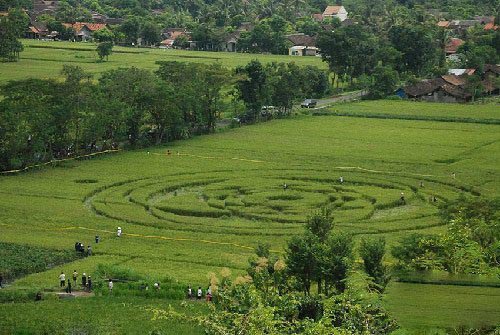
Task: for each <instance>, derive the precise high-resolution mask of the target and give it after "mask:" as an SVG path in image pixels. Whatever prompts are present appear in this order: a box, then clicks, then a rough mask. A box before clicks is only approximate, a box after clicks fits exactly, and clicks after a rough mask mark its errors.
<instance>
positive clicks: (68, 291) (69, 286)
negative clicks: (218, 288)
mask: <svg viewBox="0 0 500 335" xmlns="http://www.w3.org/2000/svg"><path fill="white" fill-rule="evenodd" d="M66 292H67V293H71V279H69V278H68V287H67V288H66Z"/></svg>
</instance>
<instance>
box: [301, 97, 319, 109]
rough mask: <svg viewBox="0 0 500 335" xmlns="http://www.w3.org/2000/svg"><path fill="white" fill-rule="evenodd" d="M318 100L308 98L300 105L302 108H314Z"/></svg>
mask: <svg viewBox="0 0 500 335" xmlns="http://www.w3.org/2000/svg"><path fill="white" fill-rule="evenodd" d="M317 103H318V102H317V101H316V100H314V99H306V100H304V101H302V103H301V104H300V107H302V108H314V107H316V104H317Z"/></svg>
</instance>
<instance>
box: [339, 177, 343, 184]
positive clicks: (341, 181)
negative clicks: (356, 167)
mask: <svg viewBox="0 0 500 335" xmlns="http://www.w3.org/2000/svg"><path fill="white" fill-rule="evenodd" d="M339 182H340V183H341V184H343V183H344V177H342V176H340V178H339Z"/></svg>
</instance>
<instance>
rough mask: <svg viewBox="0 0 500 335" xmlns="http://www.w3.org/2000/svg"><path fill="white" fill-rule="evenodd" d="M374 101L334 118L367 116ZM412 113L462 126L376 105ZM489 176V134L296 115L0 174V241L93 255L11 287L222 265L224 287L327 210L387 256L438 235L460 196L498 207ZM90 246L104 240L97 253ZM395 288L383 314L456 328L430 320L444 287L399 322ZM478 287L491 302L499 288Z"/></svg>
mask: <svg viewBox="0 0 500 335" xmlns="http://www.w3.org/2000/svg"><path fill="white" fill-rule="evenodd" d="M371 104H373V105H371ZM381 104H384V102H381V103H362V104H356V103H353V104H345V105H340V106H336V107H334V108H336V109H340V108H349V109H350V110H356V108H358V107H359V108H362V109H364V111H366V110H367V109H368V110H369V109H370V106H372V107H373V109H375V110H378V109H381V108H383V106H381ZM415 106H418V108H419V109H421V110H423V111H424V113H426V114H429V115H438V116H446V117H451V118H453V117H456V118H464V117H469V116H468V115H467V113H468V111H467V110H461V109H462V107H461V106H457V108H456V110H455V111H454V113H453V115H447V110H446V109H447V108H449V106H451V105H446V106H445V107H443V108H444V109H443V110H442V111H440V109H439V108H441V107H440V106H442V105H434V104H415V103H408V102H390V103H388V105H387V107H388V108H389V109H391V113H394V110H396V109H398V110H400V111H401V114H405V113H406V112H408V113H410V112H409V111H412V110H414V109H415V108H416V107H415ZM474 108H475V112H474V117H475V118H479V119H481V118H482V114H481V112H480V111H481V110H484V111H485V115H486V116H485V118H488V119H491V118H493V119H494V118H495V115H493V114H494V112H493V111H492V109H491V107H490V106H475V107H474ZM496 118H497V119H498V117H496ZM167 150H168V151H167ZM499 166H500V132H499V126H498V125H497V124H487V123H485V124H482V123H467V122H443V121H439V122H437V121H433V120H396V119H391V118H388V117H385V118H359V117H345V116H311V115H301V116H295V117H293V118H291V119H286V120H275V121H271V122H267V123H263V124H258V125H255V126H248V127H242V128H238V129H232V130H226V131H223V132H219V133H217V134H214V135H209V136H200V137H196V138H193V139H190V140H186V141H180V142H176V143H172V144H171V145H169V146H165V147H155V148H149V149H144V150H136V151H129V152H118V153H114V154H109V155H104V156H98V157H94V158H92V159H89V160H74V161H66V162H61V163H59V164H56V165H55V166H53V167H45V168H42V169H34V170H31V171H28V172H26V173H20V174H13V175H3V176H2V177H0V241H1V242H8V243H14V244H25V245H32V246H42V247H44V248H52V249H55V250H66V249H71V248H73V245H74V243H75V242H76V241H82V242H83V243H84V244H85V245H88V244H92V247H93V249H94V256H92V257H88V258H85V259H82V260H77V261H75V262H73V263H69V264H65V265H58V266H55V267H54V268H52V269H50V270H48V271H45V272H41V273H34V274H31V275H28V276H26V277H23V278H22V279H19V280H17V281H14V282H13V283H12V284H11V286H10V287H9V290H15V289H25V288H27V287H36V288H41V289H47V290H54V289H56V287H57V284H58V282H57V275H58V273H60V271H66V272H67V273H70V272H72V271H73V268H76V269H77V270H78V271H79V272H83V271H85V272H87V273H92V272H93V271H96V268H97V267H98V266H99V264H110V265H113V266H119V267H122V268H128V269H132V270H133V271H135V272H136V273H139V274H141V275H144V276H147V278H149V279H151V280H156V279H159V278H165V277H169V278H173V279H174V280H177V281H178V282H179V283H181V284H182V285H186V286H187V285H188V284H190V285H193V286H198V285H206V282H207V274H208V273H209V272H216V273H217V272H219V271H220V270H221V269H222V268H223V267H227V268H229V269H230V270H231V272H232V275H233V276H236V275H238V274H241V273H244V272H245V269H246V266H247V259H248V257H249V256H250V255H251V254H252V253H253V248H254V247H255V246H256V245H257V243H258V242H267V243H270V245H271V249H272V250H273V252H275V253H278V254H280V253H282V252H283V250H284V246H285V245H286V241H287V240H288V239H290V238H291V237H292V236H294V235H296V234H299V233H300V232H302V230H303V222H305V220H306V219H307V216H308V215H309V214H310V213H311V212H312V211H314V210H317V209H319V208H322V207H325V206H326V207H329V208H331V209H332V210H333V216H334V219H335V225H336V228H335V229H338V230H343V231H348V232H350V233H352V234H354V235H355V236H356V238H360V237H362V236H368V235H370V236H372V235H376V236H384V237H386V239H387V241H388V244H389V246H390V245H393V244H394V243H395V242H397V241H398V239H399V238H400V237H402V236H404V235H405V234H408V233H411V232H433V233H434V232H440V231H443V229H444V228H443V226H442V222H441V221H440V219H439V217H438V206H439V204H441V203H443V202H444V201H446V200H449V199H455V198H456V197H458V196H460V195H461V194H465V195H467V196H478V195H481V196H484V197H497V196H498V195H499V190H500V187H499V186H500V185H499V183H500V181H499V178H498V175H499V168H498V167H499ZM340 177H342V181H341V179H340ZM285 184H286V187H285V186H284V185H285ZM401 196H403V197H404V202H403V201H402V200H401ZM118 226H120V227H121V228H122V229H123V235H122V237H120V238H118V237H116V229H117V227H118ZM95 235H99V236H100V237H101V242H99V243H98V244H95V243H94V242H93V241H94V237H95ZM388 261H389V262H391V259H390V258H389V259H388ZM394 285H396V286H391V288H390V289H389V290H388V296H387V301H388V302H387V305H388V307H389V309H390V310H391V309H392V311H394V314H395V315H396V316H397V318H400V320H402V321H403V323H404V324H405V325H407V326H408V327H414V326H416V325H418V324H421V325H426V326H438V327H452V326H454V325H455V323H456V322H459V321H460V319H458V318H453V317H451V316H450V317H446V318H441V319H440V318H439V315H438V314H439V313H438V311H439V312H441V311H444V312H443V313H445V314H446V313H447V314H446V315H451V314H452V313H453V311H452V309H453V308H456V307H453V308H452V307H450V306H451V305H450V304H451V302H450V300H449V297H450V293H449V292H451V291H448V290H446V289H444V287H443V289H442V290H438V289H436V290H433V291H432V292H435V293H433V294H436V295H437V298H436V299H435V300H433V302H432V304H429V305H428V306H427V307H428V309H427V310H426V313H423V312H422V313H420V314H419V313H417V314H415V315H414V316H413V317H412V318H409V317H408V315H407V314H405V313H411V308H410V307H408V306H411V304H412V303H413V302H412V301H413V300H412V299H415V303H418V302H416V301H417V300H418V298H419V297H418V294H410V293H411V292H417V291H418V290H410V291H411V292H410V291H408V290H406V289H405V290H403V289H402V288H401V287H402V286H401V285H409V284H402V283H395V284H394ZM397 285H400V286H397ZM412 285H415V287H417V288H419V289H422V290H424V292H425V291H426V289H425V288H424V286H425V287H434V286H433V285H421V284H412ZM484 289H485V290H487V291H488V293H487V294H488V295H490V296H495V295H498V292H497V291H498V290H499V288H494V287H489V288H484ZM453 290H458V291H460V292H462V293H460V294H461V302H462V303H463V304H467V303H474V304H475V301H476V300H477V294H475V293H474V294H469V293H468V292H469V290H470V289H468V288H466V287H461V286H453ZM409 292H410V293H409ZM429 292H430V291H429ZM453 292H454V291H453ZM457 294H458V293H457ZM439 297H440V298H439ZM441 302H442V303H441ZM426 304H427V303H426ZM1 308H2V309H5V308H6V307H5V306H2V307H1ZM27 308H28V307H27ZM29 308H32V307H29ZM477 308H478V312H477V313H475V314H470V315H469V316H470V320H467V322H469V321H470V323H471V324H481V322H482V321H484V322H485V323H488V324H491V323H495V322H496V323H498V322H500V319H499V318H498V315H496V314H495V313H496V311H498V302H496V301H492V302H491V303H488V304H480V305H478V306H477ZM481 311H483V312H484V313H485V314H483V312H481ZM484 315H488V317H487V318H483V316H484ZM495 315H496V316H495ZM432 317H435V319H432ZM429 318H431V319H429ZM16 319H17V317H16V316H15V315H14V314H13V313H11V314H9V318H8V319H7V320H4V321H2V322H4V325H6V324H8V325H9V327H11V325H12V323H15V320H16ZM483 319H484V320H483ZM9 329H11V328H9Z"/></svg>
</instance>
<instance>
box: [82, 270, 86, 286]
mask: <svg viewBox="0 0 500 335" xmlns="http://www.w3.org/2000/svg"><path fill="white" fill-rule="evenodd" d="M82 286H83V289H85V287H86V286H87V275H86V274H85V272H84V273H82Z"/></svg>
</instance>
